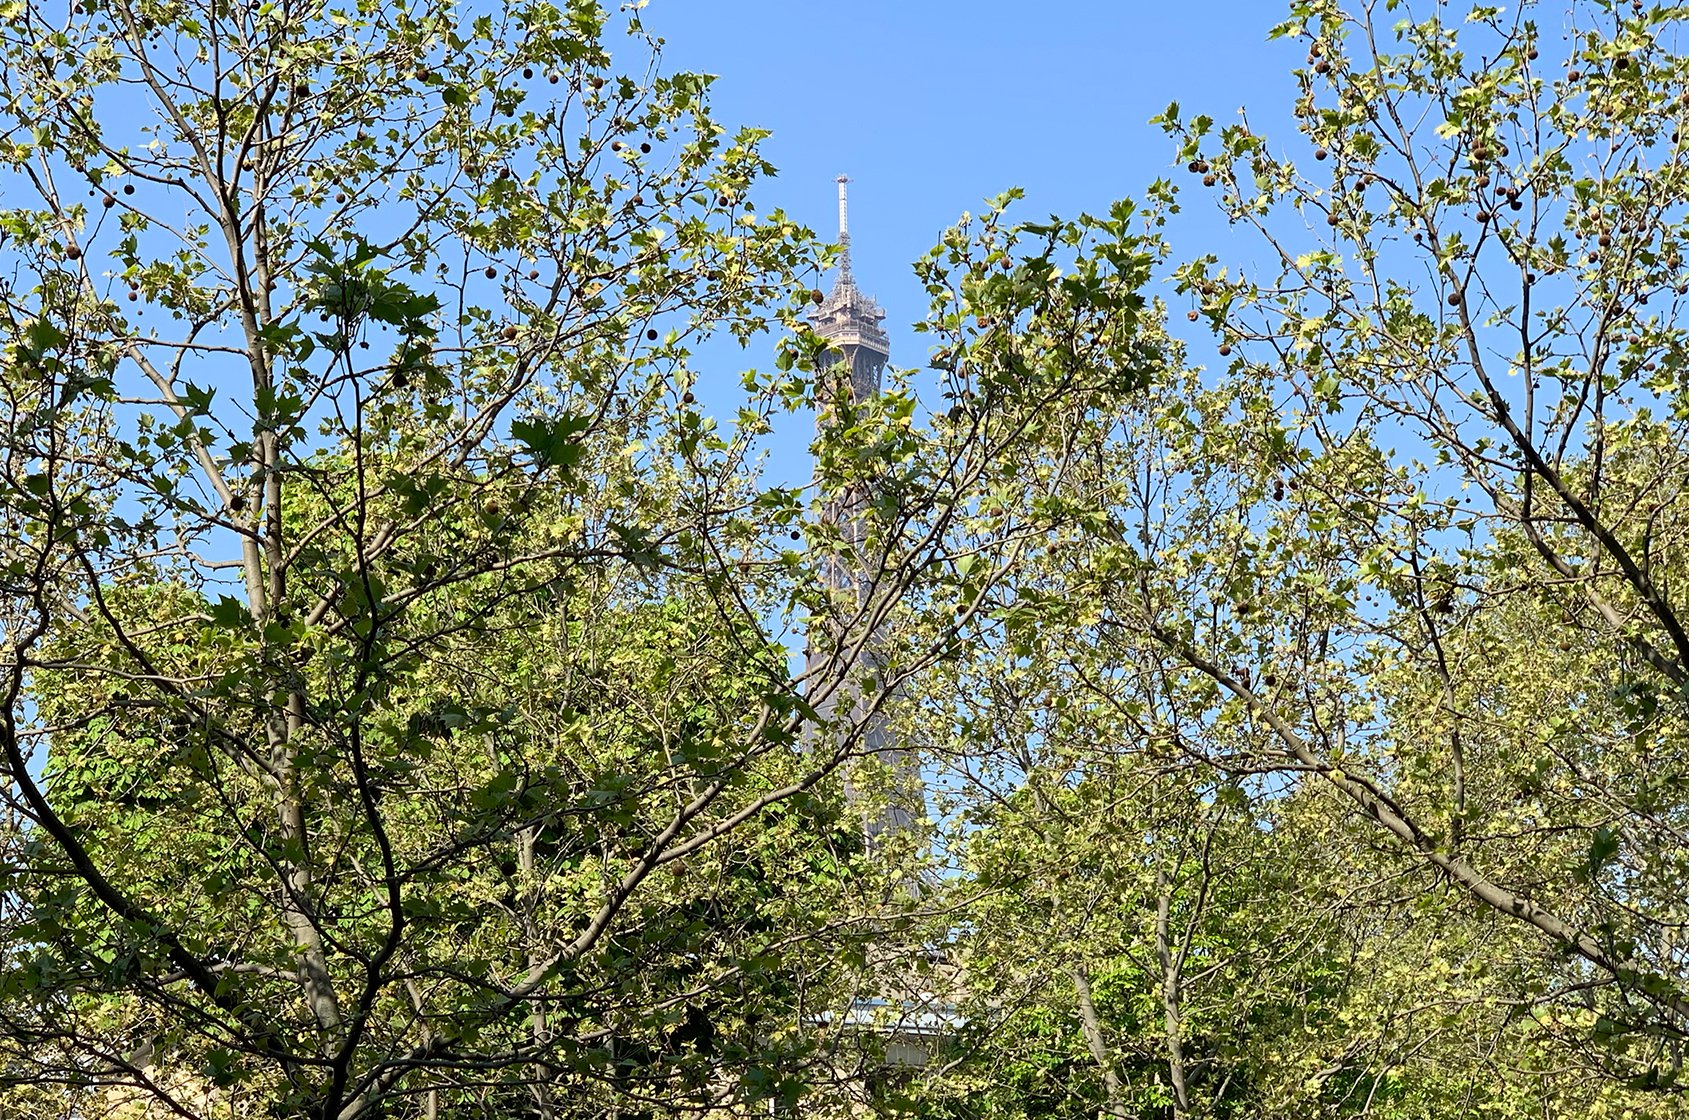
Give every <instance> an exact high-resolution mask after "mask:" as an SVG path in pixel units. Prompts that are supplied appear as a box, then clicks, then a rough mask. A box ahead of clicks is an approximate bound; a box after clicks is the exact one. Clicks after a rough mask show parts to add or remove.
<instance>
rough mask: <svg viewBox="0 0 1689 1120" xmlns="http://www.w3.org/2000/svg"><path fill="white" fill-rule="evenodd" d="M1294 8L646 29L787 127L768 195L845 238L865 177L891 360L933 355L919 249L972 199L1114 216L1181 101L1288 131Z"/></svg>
mask: <svg viewBox="0 0 1689 1120" xmlns="http://www.w3.org/2000/svg"><path fill="white" fill-rule="evenodd" d="M1286 8H1287V5H1286V4H1284V3H1282V2H1281V0H1182V2H1174V3H1146V2H1143V0H1113V2H1107V0H1069V2H1066V3H1059V4H1058V3H1045V4H1034V3H1025V2H1016V3H1011V2H1008V0H971V2H967V3H963V2H960V0H836V2H829V3H822V2H819V0H650V4H649V7H648V8H647V9H646V11H645V24H646V27H647V28H648V29H649V30H651V31H653V32H655V33H657V34H659V35H662V36H663V37H664V38H665V39H666V40H667V41H668V45H667V48H666V52H665V53H666V60H665V64H666V67H667V68H670V69H673V68H684V69H691V70H703V71H707V72H710V73H714V74H718V75H720V80H719V81H718V83H717V85H716V88H715V94H714V102H715V109H716V113H717V116H718V118H719V119H720V120H721V121H722V122H723V123H725V124H727V125H729V126H733V125H738V124H752V125H760V126H763V127H767V128H770V129H772V130H773V132H774V136H773V138H772V139H771V140H770V141H769V143H768V145H767V147H766V152H767V154H768V155H769V157H770V158H771V159H772V160H773V162H774V163H775V164H776V165H777V166H778V167H779V168H780V177H779V179H777V180H776V181H774V182H772V183H767V184H764V185H763V189H762V190H761V193H760V195H759V197H760V200H761V205H762V207H763V208H764V209H766V208H769V207H771V206H776V205H777V206H781V207H784V208H785V209H786V210H787V211H788V212H790V213H792V214H793V215H794V216H795V217H797V218H798V219H799V220H801V221H804V222H805V223H807V224H809V225H811V226H812V227H814V228H815V229H817V230H818V231H820V232H823V233H831V232H832V230H833V228H834V226H835V219H834V190H835V188H834V186H833V178H834V177H835V176H836V175H839V174H841V173H843V174H848V175H850V176H851V177H852V178H853V180H854V183H853V185H852V187H851V233H852V242H853V247H854V255H855V261H856V271H857V276H858V279H859V281H860V282H861V283H862V285H863V287H865V288H866V289H868V290H869V291H871V292H873V293H875V294H876V295H877V296H878V297H879V299H880V302H881V303H882V304H884V305H885V307H886V309H887V312H888V323H887V326H888V327H890V328H891V329H892V350H893V354H892V361H893V362H894V363H896V364H899V365H919V364H924V357H925V352H924V349H923V347H922V344H921V343H920V342H919V341H917V336H915V335H913V334H912V333H910V332H909V331H908V330H907V329H906V328H905V326H904V324H905V323H906V322H907V321H908V320H911V319H917V318H920V317H921V316H922V314H923V313H924V311H925V300H924V296H923V295H922V293H921V291H920V288H919V286H918V285H917V284H916V283H915V281H914V279H913V276H912V274H911V272H910V269H909V262H910V261H912V260H913V259H914V258H915V257H917V256H918V255H920V254H921V253H922V252H924V251H925V250H926V249H927V248H929V247H930V246H931V245H932V244H933V242H934V241H935V240H936V238H937V235H938V234H939V232H940V231H941V230H943V229H944V227H946V226H947V225H949V224H951V223H952V222H954V221H955V220H956V218H957V217H958V216H959V215H960V214H961V213H962V211H964V210H978V209H979V208H980V203H981V201H982V200H983V199H985V198H987V197H989V196H991V195H994V194H996V193H998V192H1000V191H1002V190H1005V189H1007V188H1008V187H1011V186H1019V187H1023V188H1025V190H1026V192H1027V198H1026V200H1025V201H1024V202H1023V203H1021V204H1019V206H1020V209H1021V212H1022V213H1024V214H1026V215H1027V216H1028V217H1036V216H1040V215H1043V214H1048V213H1061V214H1072V213H1075V212H1077V211H1079V210H1085V209H1089V210H1093V211H1098V210H1102V209H1104V208H1106V206H1107V204H1108V202H1109V201H1111V200H1112V199H1114V198H1117V197H1119V196H1121V195H1132V196H1141V195H1142V193H1143V188H1144V186H1145V184H1147V183H1149V182H1150V181H1152V180H1153V179H1155V178H1156V177H1158V176H1163V175H1173V174H1179V175H1182V174H1183V169H1182V168H1174V167H1173V166H1172V164H1171V158H1172V154H1173V149H1172V146H1171V145H1170V144H1168V143H1167V141H1166V140H1165V139H1164V138H1163V137H1162V135H1161V134H1160V131H1159V129H1157V128H1154V127H1151V126H1150V125H1148V124H1146V123H1145V122H1146V121H1147V120H1148V119H1149V118H1150V117H1151V116H1153V115H1155V114H1157V113H1159V112H1160V111H1161V110H1162V109H1163V108H1165V106H1166V105H1167V102H1168V101H1170V100H1177V101H1179V102H1180V103H1181V105H1182V106H1183V107H1184V109H1185V111H1186V112H1187V113H1194V112H1207V113H1209V114H1210V115H1212V116H1214V117H1215V118H1216V119H1218V120H1222V121H1224V120H1228V119H1232V115H1233V114H1234V113H1235V112H1236V111H1237V109H1238V107H1239V106H1242V105H1247V106H1249V108H1250V110H1251V112H1250V116H1251V119H1252V120H1253V121H1255V122H1256V123H1257V124H1258V125H1263V126H1267V127H1268V129H1269V131H1270V132H1272V133H1273V134H1275V135H1277V134H1279V133H1286V132H1290V131H1291V130H1290V129H1288V128H1285V127H1283V126H1285V125H1287V124H1288V123H1289V122H1288V114H1287V113H1286V112H1285V109H1286V107H1287V106H1288V104H1289V102H1290V100H1291V98H1292V96H1293V94H1294V86H1293V84H1292V80H1291V78H1290V76H1289V71H1290V69H1291V68H1292V67H1293V66H1296V65H1297V64H1299V63H1300V62H1301V57H1300V54H1299V52H1298V49H1297V46H1296V45H1294V44H1289V43H1286V42H1284V41H1278V42H1274V43H1268V42H1267V40H1266V35H1267V31H1268V29H1269V28H1270V27H1271V26H1272V25H1273V24H1274V23H1277V22H1278V21H1279V20H1281V19H1283V18H1284V17H1285V15H1286ZM1290 139H1291V137H1290V136H1288V135H1286V136H1279V140H1280V142H1283V141H1287V140H1290ZM1202 194H1203V192H1201V191H1198V192H1195V193H1193V194H1192V195H1191V196H1190V198H1189V201H1190V203H1191V204H1192V207H1191V208H1192V211H1193V213H1192V214H1191V218H1192V220H1193V221H1194V222H1195V223H1196V224H1197V225H1198V226H1201V225H1206V224H1208V223H1207V222H1205V221H1204V219H1205V218H1206V219H1210V220H1212V221H1213V223H1214V226H1215V227H1218V220H1217V219H1212V218H1211V214H1212V211H1211V209H1210V205H1211V203H1210V200H1208V199H1206V198H1203V197H1202ZM1192 232H1198V231H1195V230H1193V231H1192ZM1209 232H1210V233H1218V232H1219V229H1218V228H1212V227H1211V229H1210V231H1209ZM1202 240H1204V241H1206V240H1207V238H1202ZM1204 247H1212V243H1210V244H1209V245H1206V246H1204ZM747 358H748V359H749V360H748V361H747V363H746V364H751V363H761V362H762V361H763V360H764V358H763V356H761V355H748V356H747Z"/></svg>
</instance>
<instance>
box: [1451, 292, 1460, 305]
mask: <svg viewBox="0 0 1689 1120" xmlns="http://www.w3.org/2000/svg"><path fill="white" fill-rule="evenodd" d="M1449 306H1450V307H1459V306H1460V293H1459V292H1450V293H1449Z"/></svg>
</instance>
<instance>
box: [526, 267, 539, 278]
mask: <svg viewBox="0 0 1689 1120" xmlns="http://www.w3.org/2000/svg"><path fill="white" fill-rule="evenodd" d="M539 278H540V270H539V269H537V268H530V269H529V270H528V279H530V280H538V279H539Z"/></svg>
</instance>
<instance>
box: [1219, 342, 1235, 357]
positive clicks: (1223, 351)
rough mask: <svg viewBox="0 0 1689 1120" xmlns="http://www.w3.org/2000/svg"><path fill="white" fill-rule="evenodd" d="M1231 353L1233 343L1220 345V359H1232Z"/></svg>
mask: <svg viewBox="0 0 1689 1120" xmlns="http://www.w3.org/2000/svg"><path fill="white" fill-rule="evenodd" d="M1231 353H1232V347H1231V343H1229V342H1222V343H1221V344H1220V357H1222V358H1229V357H1231Z"/></svg>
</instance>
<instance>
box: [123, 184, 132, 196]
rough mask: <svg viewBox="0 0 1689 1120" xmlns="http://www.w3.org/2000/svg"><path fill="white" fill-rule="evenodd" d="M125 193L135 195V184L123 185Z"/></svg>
mask: <svg viewBox="0 0 1689 1120" xmlns="http://www.w3.org/2000/svg"><path fill="white" fill-rule="evenodd" d="M123 193H124V194H134V193H135V184H134V183H125V184H123Z"/></svg>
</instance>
